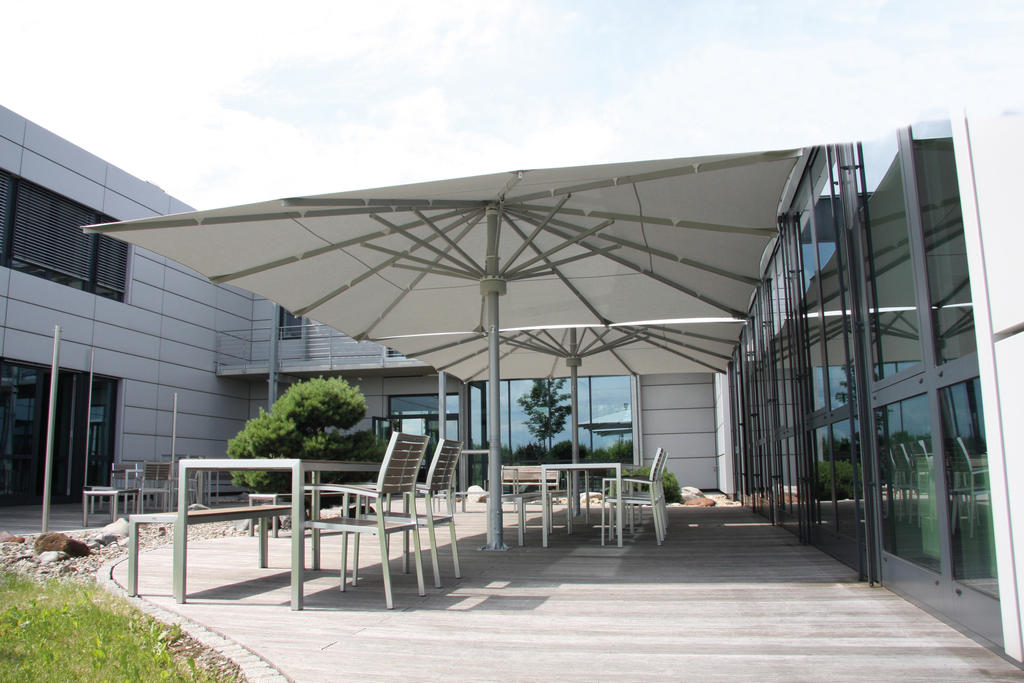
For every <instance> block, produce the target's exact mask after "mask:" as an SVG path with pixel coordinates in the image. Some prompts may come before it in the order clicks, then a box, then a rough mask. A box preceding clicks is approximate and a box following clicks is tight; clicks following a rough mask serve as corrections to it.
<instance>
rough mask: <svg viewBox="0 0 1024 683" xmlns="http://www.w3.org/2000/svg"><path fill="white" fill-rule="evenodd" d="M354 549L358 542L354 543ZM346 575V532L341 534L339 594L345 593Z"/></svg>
mask: <svg viewBox="0 0 1024 683" xmlns="http://www.w3.org/2000/svg"><path fill="white" fill-rule="evenodd" d="M356 536H357V537H358V534H356ZM356 547H357V548H358V547H359V541H358V540H357V541H356ZM347 574H348V532H347V531H342V532H341V592H342V593H344V592H345V581H346V578H347V577H346V575H347Z"/></svg>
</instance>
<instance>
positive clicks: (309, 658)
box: [113, 505, 1024, 683]
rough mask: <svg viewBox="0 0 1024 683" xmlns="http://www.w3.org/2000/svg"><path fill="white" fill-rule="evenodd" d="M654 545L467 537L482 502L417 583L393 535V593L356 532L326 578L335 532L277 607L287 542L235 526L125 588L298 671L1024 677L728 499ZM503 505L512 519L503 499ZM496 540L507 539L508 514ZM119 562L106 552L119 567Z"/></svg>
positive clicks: (165, 558)
mask: <svg viewBox="0 0 1024 683" xmlns="http://www.w3.org/2000/svg"><path fill="white" fill-rule="evenodd" d="M670 515H671V525H670V528H669V536H668V540H667V542H666V544H665V545H664V546H662V547H657V546H656V545H655V544H654V539H653V535H652V533H650V532H649V531H646V532H643V533H639V534H638V535H637V536H636V538H634V539H630V540H629V541H628V542H627V544H626V546H625V547H624V548H622V549H621V550H620V549H619V548H616V547H614V546H606V547H602V546H601V545H600V543H599V539H598V537H597V535H596V532H594V531H589V532H588V531H584V532H583V533H579V534H576V535H574V536H572V537H567V536H566V535H565V534H564V533H563V532H562V531H561V530H556V533H555V535H554V536H553V539H552V544H551V547H549V548H547V549H544V548H541V547H539V545H540V534H539V530H537V529H536V528H531V529H530V530H529V533H528V534H527V546H526V547H524V548H513V549H511V550H510V551H508V552H480V551H478V550H476V548H478V547H479V546H481V545H482V544H483V541H484V528H485V515H484V513H483V506H482V505H481V506H471V507H470V510H469V511H468V512H466V513H460V514H459V516H458V519H457V524H458V527H459V533H460V542H459V547H460V549H461V553H462V560H463V578H462V579H460V580H455V579H453V578H451V564H450V561H449V560H450V557H449V554H448V548H447V546H445V547H443V549H442V550H443V553H442V572H443V582H444V587H443V588H441V589H436V588H432V587H429V580H430V570H429V565H428V567H427V569H426V571H427V577H428V589H427V595H426V597H419V596H418V595H416V582H415V577H414V575H411V574H410V575H403V574H402V573H401V571H400V566H401V562H400V560H399V559H398V557H397V546H398V545H399V544H398V543H395V544H394V546H393V554H392V568H393V580H394V584H395V604H396V609H395V610H394V611H389V610H386V609H384V597H383V589H382V586H381V584H380V570H379V557H378V556H377V555H376V554H375V553H374V552H373V548H374V547H375V545H376V544H375V543H374V542H368V541H366V540H364V542H363V557H362V558H361V563H360V564H361V565H362V566H363V567H364V571H363V572H362V574H361V577H360V578H361V581H360V585H359V586H358V587H357V588H350V589H349V590H347V591H346V592H344V593H342V592H340V591H339V590H338V574H337V572H338V561H339V560H338V557H339V543H338V539H337V537H331V538H329V539H328V540H327V551H326V552H325V554H324V562H325V567H326V569H325V570H323V571H319V572H311V573H310V577H311V578H310V580H309V581H308V582H307V584H306V587H305V595H306V605H307V609H306V610H304V611H302V612H292V611H291V610H290V609H289V606H288V605H289V586H288V581H289V573H288V571H287V565H288V557H289V555H288V553H289V541H288V540H287V539H286V538H280V539H277V540H274V539H271V558H270V560H271V562H270V566H271V568H270V569H263V570H260V569H258V568H256V567H255V564H256V563H255V554H256V542H255V539H252V538H249V537H236V538H224V539H217V540H213V541H202V542H198V543H195V544H190V547H189V595H190V600H189V602H188V603H187V604H185V605H177V604H175V603H174V601H173V600H172V599H171V597H170V573H171V569H170V567H171V551H170V548H169V547H164V548H159V549H156V550H153V551H150V552H147V553H144V555H143V557H142V561H141V568H140V573H141V585H140V588H141V591H142V593H143V595H144V596H145V597H144V600H145V601H146V602H147V603H148V604H150V605H153V606H156V607H158V608H161V609H164V610H167V611H168V612H171V613H175V614H180V615H182V616H183V617H185V618H187V619H190V620H193V621H195V622H198V623H199V624H202V625H204V626H205V627H207V628H208V629H210V630H212V631H214V632H217V633H219V634H222V635H223V636H226V637H227V638H229V639H230V640H233V641H235V642H236V643H238V644H239V645H241V646H243V647H244V648H247V649H248V650H249V651H251V652H253V653H255V654H257V655H259V656H260V657H263V658H264V659H266V660H268V661H270V662H273V664H274V665H275V666H276V667H277V668H278V669H279V670H280V671H281V672H283V673H284V674H285V675H286V676H288V677H290V678H291V679H293V680H296V681H346V680H348V681H352V680H365V679H371V678H373V679H377V680H399V679H406V680H442V679H444V680H446V681H587V682H588V683H592V682H593V681H683V680H699V681H702V682H705V681H785V682H786V683H793V682H796V681H835V682H841V681H928V682H929V683H940V682H943V681H949V682H953V681H956V682H957V683H960V682H963V681H972V682H973V681H1024V672H1022V671H1021V670H1020V669H1018V668H1016V667H1015V666H1013V665H1012V664H1010V663H1008V662H1006V661H1005V660H1003V659H1001V658H1000V657H999V656H997V655H995V654H993V653H992V652H990V651H988V650H986V649H985V648H983V647H982V646H980V645H978V644H977V643H975V642H974V641H972V640H970V639H969V638H967V637H965V636H963V635H961V634H960V633H958V632H957V631H956V630H954V629H953V628H950V627H949V626H946V625H945V624H943V623H942V622H940V621H938V620H937V619H935V618H933V617H931V616H929V615H928V614H926V613H925V612H923V611H921V610H920V609H918V608H916V607H914V606H913V605H911V604H910V603H908V602H906V601H904V600H903V599H901V598H899V597H897V596H895V595H893V594H892V593H890V592H888V591H887V590H885V589H883V588H877V587H876V588H871V587H869V586H868V585H867V584H866V583H863V582H859V581H857V580H856V577H855V576H854V575H853V572H852V571H851V570H850V569H848V568H847V567H845V566H844V565H842V564H840V563H838V562H836V561H834V560H832V559H831V558H829V557H828V556H826V555H824V554H823V553H821V552H819V551H818V550H816V549H814V548H811V547H807V546H801V545H799V544H798V543H797V542H796V539H795V538H794V537H793V536H792V535H790V534H789V533H788V532H785V531H783V530H781V529H778V528H774V527H771V526H769V525H767V524H766V523H765V522H764V520H763V518H760V517H757V516H754V515H752V514H751V513H750V512H748V511H747V510H745V509H743V508H711V509H698V508H686V509H683V508H676V509H673V510H671V513H670ZM506 520H507V521H508V522H509V523H510V524H511V523H513V522H514V516H513V515H507V516H506ZM505 538H506V541H508V540H512V541H513V542H514V541H515V529H514V527H507V528H506V536H505ZM126 575H127V567H126V563H122V564H120V565H118V566H116V567H114V569H113V578H114V580H115V581H116V582H118V583H120V584H121V585H124V584H125V581H126Z"/></svg>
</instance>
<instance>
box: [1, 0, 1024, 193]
mask: <svg viewBox="0 0 1024 683" xmlns="http://www.w3.org/2000/svg"><path fill="white" fill-rule="evenodd" d="M780 6H781V7H782V8H781V9H780ZM3 20H4V24H5V29H4V43H3V48H4V54H5V55H6V57H7V59H6V64H5V67H4V68H3V69H2V70H0V104H2V105H4V106H6V107H8V108H9V109H12V110H14V111H15V112H17V113H19V114H21V115H23V116H26V117H27V118H29V119H31V120H33V121H35V122H36V123H38V124H40V125H42V126H44V127H46V128H49V129H50V130H52V131H53V132H55V133H57V134H58V135H61V136H62V137H65V138H68V139H70V140H71V141H72V142H75V143H76V144H78V145H80V146H82V147H85V148H86V149H87V150H89V151H91V152H93V153H95V154H97V155H99V156H101V157H103V158H104V159H106V160H108V161H111V162H113V163H115V164H117V165H118V166H121V167H122V168H124V169H125V170H127V171H128V172H130V173H132V174H134V175H137V176H140V177H142V178H145V179H147V180H150V181H152V182H154V183H156V184H157V185H160V186H161V187H163V188H164V189H165V190H167V191H168V192H169V193H171V194H173V195H175V196H177V197H179V198H180V199H182V200H183V201H185V202H188V203H190V204H192V205H193V206H195V207H197V208H212V207H215V206H223V205H229V204H239V203H244V202H250V201H259V200H263V199H270V198H274V197H282V196H290V195H297V194H313V193H321V192H332V191H340V190H350V189H359V188H365V187H376V186H381V185H392V184H398V183H406V182H415V181H420V180H430V179H436V178H446V177H452V176H463V175H473V174H477V173H489V172H495V171H504V170H511V169H517V168H531V167H544V166H565V165H577V164H587V163H602V162H611V161H626V160H634V159H648V158H659V157H674V156H689V155H694V154H709V153H718V152H733V151H751V150H754V149H767V148H779V147H789V146H797V145H802V144H813V143H818V142H829V141H841V140H850V139H861V138H870V137H872V136H877V135H879V134H881V133H882V132H884V131H887V130H889V129H891V128H894V127H896V126H899V125H905V124H908V123H911V122H913V121H917V120H924V119H928V118H935V117H943V116H946V115H948V113H949V112H950V111H953V112H957V111H962V110H963V108H964V107H965V106H967V107H968V108H969V109H970V110H971V111H984V112H986V113H989V112H991V113H997V112H1000V111H1004V110H1024V90H1022V84H1024V47H1022V42H1024V3H1020V2H1010V1H1009V0H1007V1H1005V2H1003V1H1000V0H973V1H972V2H943V1H941V0H933V1H931V2H884V1H881V0H866V1H864V2H857V1H854V2H835V1H834V0H822V1H816V0H800V1H799V2H775V3H768V2H754V1H748V2H741V1H728V0H711V1H707V2H705V1H703V0H699V1H689V0H677V1H676V2H653V1H652V2H644V1H643V0H634V2H622V1H621V0H619V1H615V0H610V1H600V2H598V1H592V2H583V1H581V2H554V1H551V2H532V1H530V0H516V1H515V2H505V1H504V0H487V1H486V2H484V1H483V0H469V1H456V0H452V1H449V2H444V3H436V4H435V3H430V2H426V1H423V0H421V1H420V2H385V1H384V0H379V1H378V2H374V3H371V2H358V3H357V2H342V1H340V0H335V1H334V2H302V1H301V0H293V2H291V3H285V2H281V1H280V0H278V1H277V2H273V3H270V2H260V1H253V0H250V1H247V2H228V1H223V0H206V1H205V2H201V3H200V2H192V1H191V0H182V1H179V2H176V3H165V4H160V5H159V6H158V5H157V4H156V3H151V2H139V1H138V0H133V1H131V2H104V1H103V0H100V1H98V2H92V3H86V2H81V1H80V0H78V1H77V2H69V3H62V2H48V1H47V0H38V1H37V2H35V3H28V2H20V3H12V4H11V5H10V6H5V8H4V10H3Z"/></svg>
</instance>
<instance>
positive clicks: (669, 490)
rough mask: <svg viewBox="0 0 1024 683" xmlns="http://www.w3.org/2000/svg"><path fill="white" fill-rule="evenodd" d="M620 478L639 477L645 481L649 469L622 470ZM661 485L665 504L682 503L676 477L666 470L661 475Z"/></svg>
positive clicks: (648, 474) (680, 488) (680, 490)
mask: <svg viewBox="0 0 1024 683" xmlns="http://www.w3.org/2000/svg"><path fill="white" fill-rule="evenodd" d="M622 476H624V477H639V478H641V479H647V478H648V477H650V476H651V468H650V467H641V468H640V469H633V470H623V471H622ZM661 485H662V486H663V487H664V489H665V502H666V503H681V502H683V489H682V487H680V486H679V480H678V479H676V475H674V474H672V473H671V472H669V471H668V470H665V471H664V472H663V473H662V474H661Z"/></svg>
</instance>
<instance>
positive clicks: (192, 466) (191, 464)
mask: <svg viewBox="0 0 1024 683" xmlns="http://www.w3.org/2000/svg"><path fill="white" fill-rule="evenodd" d="M178 465H179V467H182V468H184V469H186V470H294V469H296V468H300V469H301V470H302V471H303V472H378V471H379V470H380V463H379V462H367V461H365V460H364V461H357V460H305V459H302V458H248V459H235V458H183V459H181V460H179V461H178Z"/></svg>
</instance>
